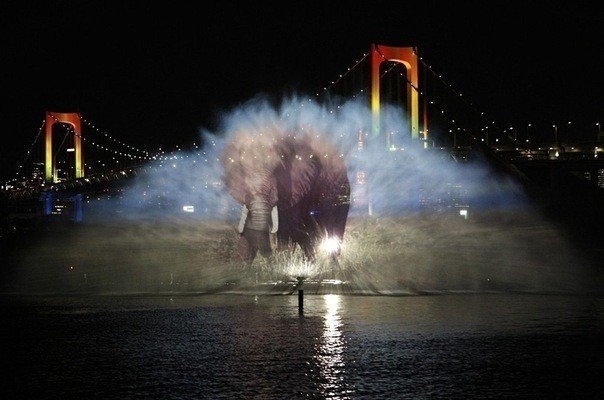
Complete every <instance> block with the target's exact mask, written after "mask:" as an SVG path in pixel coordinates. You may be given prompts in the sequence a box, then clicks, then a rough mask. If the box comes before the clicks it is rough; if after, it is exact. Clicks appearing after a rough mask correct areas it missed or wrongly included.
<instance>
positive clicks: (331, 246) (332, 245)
mask: <svg viewBox="0 0 604 400" xmlns="http://www.w3.org/2000/svg"><path fill="white" fill-rule="evenodd" d="M321 250H323V251H324V252H326V253H327V254H329V255H332V254H337V253H339V251H340V241H339V240H338V238H326V239H324V240H323V242H322V243H321Z"/></svg>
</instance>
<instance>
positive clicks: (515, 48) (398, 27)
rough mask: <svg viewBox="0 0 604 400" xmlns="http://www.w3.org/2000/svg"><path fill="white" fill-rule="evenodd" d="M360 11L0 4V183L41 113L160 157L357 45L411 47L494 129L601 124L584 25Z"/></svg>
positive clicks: (595, 42)
mask: <svg viewBox="0 0 604 400" xmlns="http://www.w3.org/2000/svg"><path fill="white" fill-rule="evenodd" d="M519 10H520V7H519V6H518V5H517V4H514V3H513V2H512V3H509V2H507V3H503V2H502V3H495V4H489V5H488V6H485V5H480V4H473V5H470V6H464V7H460V6H457V5H455V6H447V5H441V6H439V7H436V6H425V5H420V3H410V4H405V5H404V6H401V5H397V6H393V4H391V3H390V2H377V3H374V4H372V5H371V6H357V5H353V4H352V3H350V4H348V3H346V2H340V3H329V5H327V4H320V3H310V4H306V5H305V7H304V8H302V9H301V8H299V7H297V8H296V7H295V5H277V6H274V5H271V6H270V7H269V6H266V5H262V4H260V5H254V6H249V5H243V6H242V5H239V4H238V3H228V2H227V3H221V5H218V4H212V5H210V6H208V7H207V8H203V9H201V8H199V9H190V8H185V7H174V6H170V7H167V6H166V5H165V4H164V3H161V2H160V3H159V4H157V5H150V4H147V3H146V2H130V3H128V4H126V5H124V4H121V3H120V4H117V3H109V4H103V5H101V4H98V5H97V4H94V3H91V4H85V5H84V4H80V3H76V2H73V3H71V2H63V3H61V4H58V5H57V4H53V5H48V6H39V5H28V4H25V5H24V4H9V5H8V6H7V8H6V12H5V13H3V16H2V28H1V29H2V31H3V35H2V36H3V37H4V40H3V42H2V48H3V52H4V54H5V55H6V67H7V70H8V71H9V73H7V74H5V75H4V78H3V82H2V83H3V87H4V88H5V89H6V94H7V98H6V103H7V106H6V107H4V108H3V117H4V120H5V121H6V125H5V129H6V130H7V132H9V134H8V135H6V139H5V142H4V145H3V146H2V157H1V158H2V168H1V172H2V174H1V175H2V177H4V178H6V177H7V176H10V173H11V171H13V169H14V166H15V163H16V161H17V160H18V159H19V157H20V156H22V154H23V152H24V151H26V150H27V147H28V146H29V145H30V144H31V141H32V140H33V139H34V137H35V134H36V131H37V129H38V128H39V126H40V124H41V121H42V119H43V117H44V112H45V111H47V110H65V111H78V112H81V113H82V114H83V115H84V116H86V117H87V118H89V119H90V120H91V122H93V123H95V124H96V125H97V126H99V127H100V128H102V129H103V130H105V131H107V132H109V133H111V134H112V135H115V136H117V137H119V138H121V139H123V140H125V141H127V142H129V143H132V144H135V145H148V146H150V147H153V148H156V147H158V146H160V145H164V146H169V147H173V146H175V145H186V144H189V143H192V142H194V141H196V140H198V139H199V130H200V129H202V128H207V129H213V128H215V126H216V124H217V122H219V120H220V116H221V115H222V112H225V111H228V110H230V109H232V108H233V107H237V106H238V105H239V104H241V103H242V102H245V101H247V100H249V99H250V98H253V97H254V96H256V95H258V94H262V93H267V94H270V95H274V96H277V97H278V96H280V95H282V94H288V93H300V94H302V95H312V94H314V93H316V92H317V91H318V90H321V88H322V87H323V86H324V85H326V84H328V83H329V82H330V81H332V80H333V79H336V78H337V77H338V75H339V74H341V73H343V72H345V71H346V70H347V68H349V67H351V66H353V64H354V62H355V61H356V60H358V59H359V58H360V57H362V55H363V54H364V53H366V52H367V51H368V50H369V45H370V44H371V43H383V44H390V45H395V46H417V47H418V49H419V51H420V55H422V56H424V57H425V61H426V62H427V63H429V64H430V66H431V67H432V68H434V70H435V71H437V72H439V73H442V74H444V78H445V79H446V81H447V82H448V83H450V84H451V85H454V87H455V89H457V90H460V91H461V92H462V93H463V95H464V96H465V98H466V99H469V100H470V101H471V102H472V104H475V105H476V107H477V108H479V109H480V110H481V111H484V112H486V113H488V114H489V116H492V117H493V118H495V119H496V120H497V121H498V122H500V123H502V124H507V123H509V124H516V126H522V127H524V126H526V123H527V122H534V123H537V122H538V121H536V120H537V119H540V120H542V121H545V123H550V122H551V123H559V124H562V123H567V122H569V121H572V122H573V123H575V124H583V125H585V126H588V127H591V128H592V129H593V130H594V132H595V130H596V126H595V123H597V122H599V121H600V118H602V115H601V107H600V105H601V104H602V90H601V89H602V87H603V84H602V77H601V74H600V68H599V65H598V62H597V60H596V58H597V57H595V54H597V51H599V49H601V47H602V39H601V35H598V34H597V33H596V32H597V30H596V29H597V24H596V23H597V22H598V13H596V12H594V11H593V10H592V9H591V7H589V6H586V5H581V4H579V5H575V6H573V8H572V10H564V9H561V8H554V7H553V6H551V5H549V4H548V7H547V8H542V9H541V10H540V11H539V12H538V13H537V12H532V11H527V10H521V12H519Z"/></svg>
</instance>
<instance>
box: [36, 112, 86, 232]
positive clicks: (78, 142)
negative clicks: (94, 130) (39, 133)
mask: <svg viewBox="0 0 604 400" xmlns="http://www.w3.org/2000/svg"><path fill="white" fill-rule="evenodd" d="M56 123H63V124H69V125H71V129H70V133H71V132H73V136H74V137H73V147H74V149H73V151H74V152H75V178H76V179H78V178H83V177H84V164H83V162H82V152H83V151H82V122H81V118H80V115H79V114H77V113H60V112H51V111H47V112H46V119H45V125H46V150H45V163H44V167H45V181H46V185H47V186H49V187H50V186H52V184H53V183H57V182H59V177H58V176H57V173H58V168H57V165H56V161H55V160H56V157H55V155H56V153H57V152H58V150H59V149H53V138H52V127H53V125H54V124H56ZM40 202H41V203H42V212H43V214H44V215H46V216H50V215H53V214H55V213H56V206H57V204H58V203H60V202H63V203H67V204H70V205H71V207H72V209H73V212H72V215H71V216H72V218H71V219H72V220H73V221H75V222H80V221H82V195H81V194H75V195H70V196H69V197H68V198H66V199H60V198H58V195H57V194H55V193H52V192H51V191H45V192H43V193H42V195H41V196H40Z"/></svg>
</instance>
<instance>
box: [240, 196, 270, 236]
mask: <svg viewBox="0 0 604 400" xmlns="http://www.w3.org/2000/svg"><path fill="white" fill-rule="evenodd" d="M272 208H273V207H272V205H270V204H269V202H268V201H266V200H262V199H253V200H252V201H250V203H249V205H248V218H247V221H246V223H245V228H246V229H252V230H255V231H266V232H268V231H270V228H271V210H272Z"/></svg>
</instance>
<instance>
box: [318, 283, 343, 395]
mask: <svg viewBox="0 0 604 400" xmlns="http://www.w3.org/2000/svg"><path fill="white" fill-rule="evenodd" d="M323 298H324V300H325V317H324V319H323V321H324V322H323V323H324V327H323V336H322V338H321V341H320V342H319V344H318V346H317V356H316V357H317V362H318V364H319V367H320V372H321V377H322V378H323V379H322V380H323V381H324V383H322V384H321V387H322V392H323V393H325V394H326V396H328V397H329V398H334V399H337V398H344V397H340V396H339V395H338V394H340V395H343V394H344V393H343V392H344V390H343V389H344V388H343V386H344V382H343V371H344V369H345V368H346V365H345V362H344V357H343V355H344V351H345V347H346V341H345V338H344V334H343V332H342V317H341V316H340V314H339V309H340V300H341V296H340V295H335V294H328V295H324V296H323Z"/></svg>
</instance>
